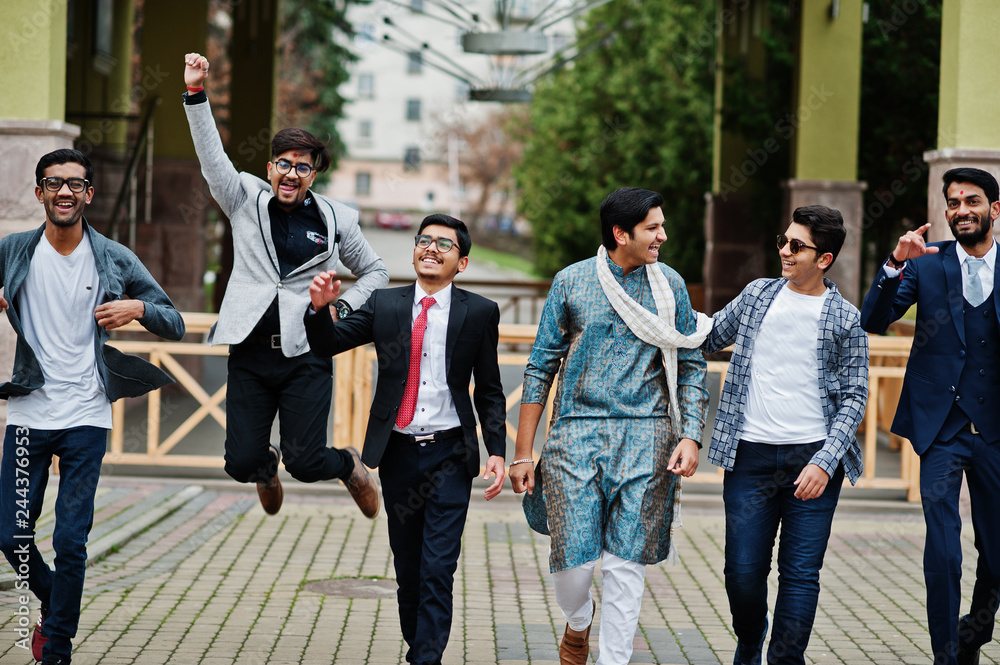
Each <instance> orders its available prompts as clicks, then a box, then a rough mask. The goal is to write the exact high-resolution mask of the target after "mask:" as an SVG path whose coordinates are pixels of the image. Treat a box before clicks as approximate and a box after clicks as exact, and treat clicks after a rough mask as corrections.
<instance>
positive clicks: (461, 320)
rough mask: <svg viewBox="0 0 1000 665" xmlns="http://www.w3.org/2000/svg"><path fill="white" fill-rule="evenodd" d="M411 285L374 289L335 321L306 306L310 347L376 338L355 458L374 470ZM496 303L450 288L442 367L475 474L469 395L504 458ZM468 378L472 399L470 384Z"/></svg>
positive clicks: (388, 422)
mask: <svg viewBox="0 0 1000 665" xmlns="http://www.w3.org/2000/svg"><path fill="white" fill-rule="evenodd" d="M413 293H414V286H413V285H412V284H411V285H410V286H405V287H399V288H393V289H379V290H377V291H375V292H374V293H372V295H371V297H370V298H369V299H368V301H367V302H366V303H365V304H364V305H362V306H361V308H360V309H358V310H357V311H355V312H354V313H353V314H351V315H350V316H349V317H347V318H346V319H344V320H342V321H337V322H336V323H335V322H334V321H333V319H332V318H331V317H330V316H328V314H327V313H326V312H319V313H317V314H313V313H312V312H311V311H307V312H306V316H305V325H306V336H307V338H308V339H309V346H310V348H311V349H312V351H313V353H315V354H317V355H320V356H334V355H337V354H338V353H342V352H344V351H347V350H348V349H353V348H354V347H356V346H361V345H362V344H367V343H369V342H374V343H375V352H376V354H377V355H378V368H379V369H378V382H377V384H376V387H375V398H374V399H373V400H372V406H371V414H370V417H369V418H368V429H367V431H366V432H365V443H364V449H363V450H362V454H361V459H362V460H363V461H364V463H365V464H367V465H368V466H370V467H372V468H375V467H377V466H378V465H379V462H380V461H381V459H382V454H383V453H384V452H385V446H386V444H387V443H388V441H389V434H390V433H391V432H392V427H393V424H394V423H395V422H396V413H397V411H399V406H400V403H401V402H402V400H403V390H404V388H405V387H406V378H407V374H408V372H409V364H410V332H411V329H412V326H413V321H412V307H413ZM499 324H500V308H499V307H497V304H496V303H495V302H493V301H492V300H488V299H486V298H483V297H482V296H479V295H476V294H475V293H470V292H468V291H465V290H463V289H460V288H458V287H454V290H453V291H452V299H451V312H450V314H449V316H448V334H447V341H446V347H447V348H446V349H445V373H446V379H447V382H448V388H449V389H450V390H451V398H452V400H454V402H455V409H456V411H457V412H458V419H459V421H460V422H461V423H462V430H463V433H464V439H465V446H466V452H467V455H466V466H467V468H468V471H469V474H470V475H477V474H478V473H479V438H478V437H477V436H476V418H475V415H474V414H473V412H472V405H473V399H474V401H475V407H476V411H477V412H478V413H479V422H480V423H481V424H482V430H483V440H484V441H485V444H486V450H487V451H488V452H489V454H490V455H500V456H501V457H503V456H504V452H505V449H506V444H507V427H506V420H507V406H506V399H505V398H504V394H503V386H502V385H501V384H500V366H499V364H498V362H497V338H498V335H499V332H498V326H499ZM473 377H475V380H476V384H475V390H474V393H473V399H470V398H469V385H470V381H471V379H472V378H473Z"/></svg>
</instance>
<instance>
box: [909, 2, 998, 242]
mask: <svg viewBox="0 0 1000 665" xmlns="http://www.w3.org/2000/svg"><path fill="white" fill-rule="evenodd" d="M998 29H1000V3H997V2H994V1H993V0H944V4H943V5H942V15H941V81H940V101H939V102H938V137H937V150H931V151H928V152H926V153H924V161H926V162H927V164H928V165H929V166H930V173H929V174H928V186H927V221H929V222H931V223H932V224H933V226H932V227H931V228H930V230H929V231H928V233H927V235H928V237H929V238H930V239H931V240H948V239H951V238H952V235H951V231H950V230H949V229H948V225H947V223H945V217H944V212H945V201H944V194H943V193H942V192H941V176H942V175H944V172H945V171H947V170H948V169H952V168H957V167H960V166H972V167H976V168H980V169H983V170H985V171H989V172H990V173H992V174H993V175H994V176H995V177H996V178H997V179H998V180H1000V125H998V123H997V122H996V113H995V109H996V107H997V105H998V104H1000V89H998V88H997V86H995V85H992V84H991V77H990V76H986V78H985V79H984V72H987V71H989V68H990V67H991V61H990V59H989V56H988V53H989V52H990V51H991V50H992V49H993V44H994V42H995V39H996V34H997V30H998ZM970 98H973V99H975V103H969V101H968V100H969V99H970ZM993 230H994V233H996V231H997V229H996V227H994V229H993Z"/></svg>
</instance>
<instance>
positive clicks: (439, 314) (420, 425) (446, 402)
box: [393, 283, 462, 436]
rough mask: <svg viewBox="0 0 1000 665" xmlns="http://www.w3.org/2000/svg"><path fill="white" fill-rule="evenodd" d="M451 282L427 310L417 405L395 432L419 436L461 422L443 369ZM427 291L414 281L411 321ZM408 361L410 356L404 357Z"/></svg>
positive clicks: (449, 427) (452, 286) (449, 310)
mask: <svg viewBox="0 0 1000 665" xmlns="http://www.w3.org/2000/svg"><path fill="white" fill-rule="evenodd" d="M453 288H454V285H453V284H449V285H448V286H447V287H445V288H444V289H441V290H440V291H438V292H437V293H435V294H434V295H433V298H434V300H435V303H434V304H433V305H432V306H431V307H430V308H429V309H428V310H427V329H426V330H425V331H424V342H423V346H422V351H421V354H420V387H419V389H418V392H417V407H416V410H415V411H414V412H413V420H412V421H411V422H410V424H409V425H407V426H406V427H403V428H402V429H400V428H399V427H393V429H394V430H396V431H397V432H403V433H404V434H412V435H414V436H419V435H421V434H431V433H433V432H440V431H443V430H447V429H452V428H455V427H459V426H461V424H462V422H461V421H460V420H459V419H458V411H456V410H455V402H454V400H452V398H451V391H450V390H449V389H448V381H447V375H446V373H445V344H446V342H447V339H448V317H449V315H450V314H451V295H452V289H453ZM426 296H427V294H426V293H425V292H424V290H423V289H422V288H420V284H419V283H417V284H415V285H414V289H413V308H412V313H411V316H410V322H411V323H410V325H411V327H412V325H413V324H412V322H413V321H415V320H416V318H417V316H419V315H420V311H421V310H422V309H423V305H421V304H420V301H421V300H423V299H424V298H425V297H426ZM407 362H409V360H408V359H407Z"/></svg>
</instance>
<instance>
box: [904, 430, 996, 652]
mask: <svg viewBox="0 0 1000 665" xmlns="http://www.w3.org/2000/svg"><path fill="white" fill-rule="evenodd" d="M963 472H964V473H965V475H966V478H967V479H968V481H969V495H970V499H971V502H972V529H973V532H974V534H975V544H976V551H977V552H978V553H979V559H978V562H977V564H976V582H975V586H974V587H973V591H972V605H971V607H970V609H969V614H968V615H967V616H966V617H965V618H964V619H963V620H962V622H961V625H959V612H960V611H961V601H962V589H961V586H962V585H961V581H962V540H961V533H962V518H961V515H960V514H959V511H958V497H959V491H960V490H961V488H962V473H963ZM998 492H1000V442H995V443H992V444H990V443H987V442H986V441H984V440H983V437H982V436H981V435H979V434H973V433H972V432H970V431H968V430H962V431H960V432H959V433H958V434H957V435H955V437H954V438H952V439H951V440H950V441H935V442H934V443H932V444H931V447H930V448H928V449H927V451H926V452H924V454H923V455H921V456H920V495H921V501H922V503H923V508H924V521H925V522H926V524H927V536H926V541H925V544H924V580H925V582H926V583H927V624H928V627H929V629H930V636H931V648H932V649H933V651H934V665H954V664H955V662H956V657H955V650H956V648H957V646H958V644H959V641H961V642H963V643H964V644H965V645H966V646H968V647H970V648H972V649H975V648H978V647H980V646H982V645H983V644H986V643H987V642H989V641H990V640H991V639H993V623H994V619H995V616H996V612H997V600H998V593H1000V510H997V507H996V506H997V493H998Z"/></svg>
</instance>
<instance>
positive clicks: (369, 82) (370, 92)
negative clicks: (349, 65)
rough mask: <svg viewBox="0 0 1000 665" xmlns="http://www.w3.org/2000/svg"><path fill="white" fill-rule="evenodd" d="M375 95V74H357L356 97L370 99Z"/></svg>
mask: <svg viewBox="0 0 1000 665" xmlns="http://www.w3.org/2000/svg"><path fill="white" fill-rule="evenodd" d="M374 96H375V75H374V74H371V73H367V72H366V73H364V74H358V98H359V99H371V98H372V97H374Z"/></svg>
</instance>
